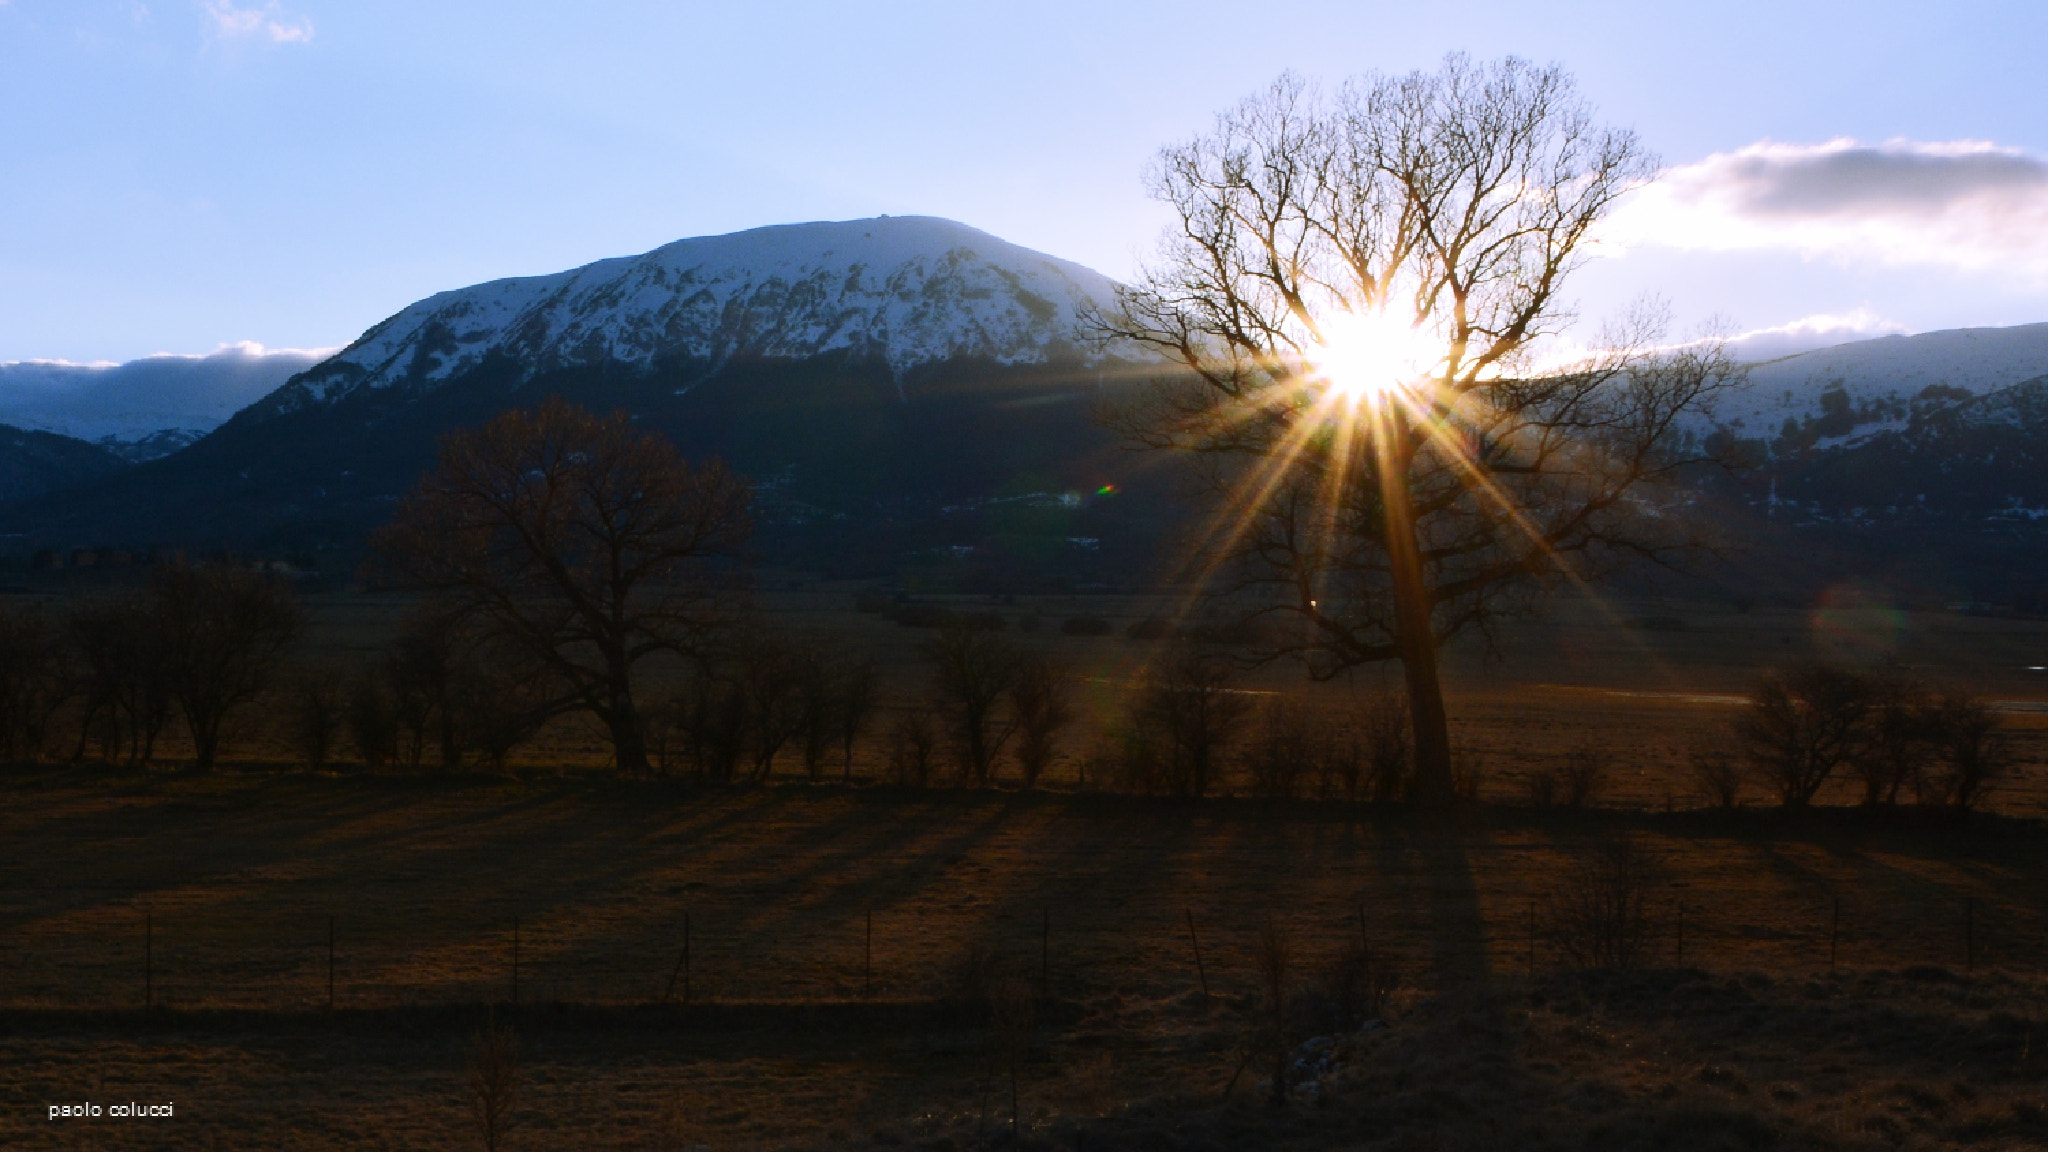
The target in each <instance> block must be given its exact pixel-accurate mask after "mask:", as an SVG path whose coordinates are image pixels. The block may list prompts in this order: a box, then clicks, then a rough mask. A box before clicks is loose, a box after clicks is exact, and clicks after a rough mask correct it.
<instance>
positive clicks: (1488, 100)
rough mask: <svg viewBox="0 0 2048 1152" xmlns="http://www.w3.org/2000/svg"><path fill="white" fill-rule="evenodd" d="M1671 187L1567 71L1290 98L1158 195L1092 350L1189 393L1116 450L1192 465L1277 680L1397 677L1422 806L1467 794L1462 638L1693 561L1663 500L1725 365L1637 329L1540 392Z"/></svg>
mask: <svg viewBox="0 0 2048 1152" xmlns="http://www.w3.org/2000/svg"><path fill="white" fill-rule="evenodd" d="M1655 169H1656V164H1655V162H1654V160H1653V159H1652V158H1651V157H1650V156H1649V155H1648V154H1647V153H1646V152H1645V151H1644V150H1643V148H1642V145H1641V144H1640V143H1639V141H1638V140H1637V138H1636V136H1635V134H1634V133H1632V132H1628V131H1625V130H1620V129H1614V128H1607V127H1602V126H1600V125H1599V124H1597V123H1596V122H1595V121H1594V119H1593V116H1592V113H1591V111H1590V110H1589V108H1588V107H1587V106H1586V104H1585V103H1584V101H1583V100H1581V99H1580V98H1579V96H1578V95H1577V93H1576V91H1575V88H1574V86H1573V83H1572V81H1571V78H1570V77H1569V76H1568V75H1566V74H1565V73H1564V72H1563V71H1561V70H1559V69H1557V68H1555V67H1551V68H1539V67H1536V66H1533V65H1530V64H1528V63H1525V62H1523V61H1521V60H1517V59H1513V58H1509V59H1505V60H1501V61H1498V62H1494V63H1485V64H1475V63H1473V62H1471V61H1469V60H1467V59H1466V58H1465V57H1463V56H1457V55H1454V56H1451V57H1448V58H1447V59H1446V60H1445V61H1444V63H1443V65H1442V66H1441V67H1440V68H1438V69H1437V70H1436V71H1434V72H1415V73H1411V74H1409V75H1406V76H1380V75H1373V76H1366V77H1361V78H1359V79H1357V80H1354V81H1353V82H1351V83H1349V84H1347V85H1346V86H1344V88H1343V89H1342V90H1340V91H1339V92H1337V93H1336V94H1335V95H1334V96H1330V97H1325V96H1324V95H1323V94H1321V93H1319V92H1318V91H1317V90H1316V89H1315V88H1313V87H1312V86H1311V85H1309V84H1307V83H1306V82H1304V81H1302V80H1301V79H1299V78H1297V77H1295V76H1292V75H1287V76H1282V77H1281V78H1280V79H1279V80H1278V81H1276V82H1275V83H1274V84H1273V85H1272V86H1271V87H1269V88H1268V89H1266V90H1265V91H1264V92H1261V93H1259V94H1258V95H1255V96H1253V97H1251V98H1249V99H1247V100H1245V101H1244V102H1243V103H1241V104H1239V105H1238V106H1237V107H1235V108H1233V109H1231V110H1229V111H1228V112H1225V113H1224V114H1223V115H1221V116H1219V117H1218V118H1217V121H1216V126H1215V128H1214V130H1213V131H1211V132H1209V133H1207V134H1204V135H1201V136H1198V137H1196V138H1195V139H1193V140H1191V141H1188V142H1187V143H1184V144H1178V145H1174V146H1171V147H1168V148H1166V149H1164V150H1162V151H1161V153H1160V154H1159V157H1158V159H1157V161H1156V162H1155V163H1154V165H1153V167H1152V169H1151V170H1150V172H1149V174H1148V183H1149V185H1150V188H1149V190H1150V191H1151V193H1152V194H1153V196H1154V197H1155V198H1156V199H1159V200H1162V201H1164V202H1165V203H1166V204H1167V206H1168V207H1169V208H1170V209H1171V211H1172V213H1173V216H1174V226H1173V227H1172V228H1171V229H1170V231H1169V233H1168V235H1167V237H1166V239H1165V240H1164V241H1163V243H1162V246H1161V250H1160V254H1159V258H1158V260H1157V261H1156V262H1155V263H1153V264H1152V265H1150V266H1149V267H1147V268H1145V269H1144V270H1143V271H1142V272H1141V273H1140V275H1139V277H1138V279H1137V282H1136V283H1135V284H1134V285H1132V286H1130V287H1128V288H1120V289H1119V290H1118V294H1117V307H1116V308H1115V309H1114V310H1112V311H1110V312H1107V313H1105V314H1103V315H1101V316H1099V317H1098V318H1097V321H1098V322H1097V328H1098V331H1099V332H1100V333H1101V334H1102V335H1103V336H1105V337H1106V338H1109V339H1113V340H1121V341H1130V342H1135V343H1136V344H1138V345H1141V346H1144V347H1146V348H1149V349H1151V350H1153V351H1155V352H1157V353H1160V354H1162V355H1163V356H1165V357H1166V358H1167V360H1168V361H1170V362H1171V363H1173V364H1174V365H1175V366H1176V367H1177V368H1180V369H1185V371H1184V372H1181V373H1179V374H1177V375H1173V376H1167V377H1163V378H1162V379H1160V380H1159V381H1158V382H1157V385H1156V387H1155V388H1153V389H1152V390H1151V392H1150V393H1149V394H1148V395H1147V396H1146V397H1145V398H1144V399H1143V400H1141V401H1139V402H1137V403H1135V404H1132V405H1130V406H1129V407H1128V408H1127V409H1126V410H1125V411H1123V412H1122V413H1121V414H1120V415H1119V416H1118V418H1117V421H1116V422H1117V423H1118V425H1119V426H1120V428H1121V429H1122V430H1123V431H1124V432H1125V433H1126V434H1127V435H1128V436H1130V437H1131V438H1132V439H1134V440H1135V441H1136V442H1137V443H1139V444H1141V445H1144V446H1147V447H1153V448H1159V449H1167V450H1173V451H1178V452H1182V453H1188V454H1191V455H1192V457H1193V458H1194V459H1195V460H1196V461H1197V462H1198V464H1199V465H1200V473H1201V478H1202V480H1203V481H1204V482H1205V483H1206V484H1207V485H1208V486H1209V488H1210V490H1211V492H1212V494H1213V496H1214V497H1215V503H1216V512H1217V517H1216V524H1215V526H1214V530H1213V532H1212V533H1211V534H1210V535H1209V536H1208V538H1207V539H1206V540H1205V541H1203V542H1202V544H1201V546H1200V549H1199V559H1200V560H1201V561H1202V572H1203V574H1204V575H1205V576H1207V575H1211V574H1213V581H1212V582H1211V587H1212V588H1214V589H1215V590H1217V591H1220V592H1223V593H1226V594H1229V595H1238V594H1243V595H1247V596H1249V597H1251V598H1252V599H1253V600H1254V601H1256V602H1257V603H1258V605H1259V607H1258V609H1257V611H1258V612H1259V613H1260V614H1262V615H1265V616H1268V617H1272V618H1277V619H1278V620H1281V621H1284V622H1287V624H1288V626H1286V627H1276V628H1270V629H1267V630H1266V631H1267V634H1269V635H1270V636H1272V637H1274V641H1273V644H1272V645H1271V647H1270V650H1269V654H1274V655H1279V654H1287V655H1292V656H1294V657H1297V658H1299V659H1300V660H1302V661H1303V662H1304V663H1305V664H1306V666H1307V669H1308V671H1309V672H1310V674H1311V675H1313V676H1316V677H1318V678H1330V677H1333V676H1335V675H1337V674H1339V673H1340V672H1342V671H1343V670H1345V669H1349V668H1353V667H1356V666H1358V665H1361V664H1370V663H1375V662H1381V661H1388V660H1397V661H1399V662H1400V663H1401V665H1402V668H1403V671H1404V673H1405V676H1406V679H1407V686H1408V694H1407V699H1408V702H1409V706H1410V708H1411V712H1412V723H1411V728H1412V732H1413V739H1414V742H1415V746H1414V747H1415V772H1416V779H1415V792H1416V794H1417V797H1418V798H1419V799H1421V800H1423V801H1425V802H1428V803H1431V804H1444V803H1449V802H1451V801H1452V800H1453V799H1454V794H1455V791H1456V789H1455V787H1454V781H1453V773H1452V763H1451V748H1450V737H1449V727H1448V721H1447V718H1446V714H1445V711H1444V704H1443V693H1442V689H1441V686H1440V683H1439V678H1438V672H1437V651H1438V648H1439V646H1440V645H1441V644H1442V643H1443V642H1444V641H1445V640H1447V639H1448V638H1450V637H1451V636H1454V635H1456V634H1459V633H1461V632H1465V631H1467V630H1471V629H1478V630H1482V631H1484V630H1486V629H1487V627H1488V626H1489V625H1490V624H1491V623H1493V622H1495V621H1497V620H1499V619H1501V618H1503V617H1507V616H1512V615H1515V614H1517V613H1521V612H1524V611H1527V610H1528V609H1529V608H1530V607H1531V606H1532V604H1533V603H1534V602H1535V596H1536V595H1537V594H1538V593H1541V592H1544V591H1547V590H1550V589H1554V588H1558V587H1563V586H1566V585H1568V584H1569V583H1570V582H1571V581H1572V580H1574V579H1584V578H1587V577H1597V576H1600V575H1603V574H1605V573H1608V572H1610V571H1613V570H1616V569H1618V568H1620V567H1622V566H1623V565H1625V564H1629V563H1634V562H1638V561H1649V562H1667V563H1668V562H1673V561H1675V560H1676V559H1677V558H1679V557H1681V556H1684V555H1686V554H1687V553H1688V552H1689V551H1690V550H1691V549H1693V548H1694V547H1696V546H1697V545H1698V544H1699V543H1700V541H1701V532H1700V531H1699V530H1698V528H1697V527H1696V526H1695V525H1694V524H1693V523H1692V522H1691V521H1689V520H1688V518H1687V517H1685V516H1683V515H1680V514H1678V513H1679V512H1681V511H1682V508H1680V507H1679V506H1678V505H1677V504H1676V503H1675V502H1671V501H1665V502H1663V506H1661V507H1659V506H1657V505H1658V503H1659V502H1658V501H1657V500H1656V498H1655V497H1656V495H1657V491H1658V489H1660V488H1668V487H1670V486H1671V484H1672V483H1673V482H1674V481H1676V480H1677V479H1678V478H1679V477H1680V476H1681V475H1682V474H1683V470H1684V469H1685V468H1686V467H1687V466H1688V464H1690V463H1693V462H1694V460H1693V457H1694V456H1695V455H1696V454H1695V453H1691V452H1688V451H1686V450H1685V449H1684V448H1683V446H1682V437H1681V436H1680V428H1679V425H1680V423H1681V421H1682V418H1683V417H1684V416H1685V415H1686V414H1688V413H1690V412H1693V411H1696V410H1699V409H1701V408H1702V407H1703V406H1704V405H1705V404H1706V402H1707V401H1708V399H1709V398H1710V397H1711V395H1712V394H1713V393H1714V392H1715V391H1716V390H1717V389H1718V388H1719V387H1721V386H1722V385H1723V384H1724V383H1726V382H1727V381H1729V380H1731V379H1732V378H1733V376H1734V370H1733V369H1732V367H1731V365H1730V363H1729V361H1728V360H1727V359H1726V357H1725V356H1724V355H1723V354H1722V351H1721V348H1720V347H1719V345H1717V344H1714V343H1711V342H1710V343H1704V344H1698V345H1691V346H1687V347H1682V348H1679V349H1676V350H1673V351H1669V352H1663V353H1657V354H1647V353H1645V352H1643V351H1642V349H1645V348H1647V347H1650V346H1652V345H1654V344H1656V343H1658V342H1659V341H1658V340H1657V333H1658V331H1659V330H1660V325H1661V320H1660V318H1659V317H1658V316H1657V315H1656V314H1655V313H1654V312H1652V311H1644V312H1641V313H1640V314H1639V315H1637V316H1636V317H1635V318H1633V319H1631V320H1630V321H1628V322H1627V323H1626V325H1625V326H1624V328H1622V329H1621V330H1618V331H1616V332H1614V333H1611V334H1609V335H1608V336H1607V337H1606V338H1604V339H1603V340H1602V343H1603V344H1605V345H1607V346H1608V347H1610V348H1614V349H1619V351H1615V352H1612V353H1603V354H1601V355H1598V356H1596V357H1594V358H1592V359H1590V360H1588V361H1586V362H1584V363H1582V364H1578V365H1576V366H1572V367H1569V368H1566V369H1562V370H1557V371H1554V372H1545V373H1542V374H1537V373H1536V372H1535V371H1534V364H1533V355H1534V353H1533V348H1534V346H1535V344H1536V342H1537V341H1539V340H1541V339H1542V338H1543V337H1545V336H1548V335H1551V334H1553V333H1555V332H1556V331H1557V330H1558V329H1559V328H1560V327H1561V326H1562V324H1563V322H1564V321H1565V320H1566V319H1568V316H1569V313H1568V310H1567V307H1566V305H1565V304H1564V301H1565V299H1566V298H1565V297H1564V296H1563V295H1561V293H1562V291H1563V288H1564V284H1565V281H1566V280H1567V279H1568V277H1569V275H1570V273H1571V272H1572V270H1573V269H1574V268H1576V267H1577V266H1578V265H1579V264H1580V263H1581V262H1582V260H1583V257H1584V255H1585V253H1584V251H1583V249H1582V245H1583V243H1584V241H1585V239H1586V237H1587V236H1588V235H1589V234H1590V233H1591V231H1592V229H1593V226H1594V225H1595V224H1596V223H1597V222H1598V221H1599V220H1600V219H1601V218H1602V217H1603V216H1605V215H1606V214H1607V213H1608V211H1609V209H1610V208H1611V207H1612V205H1613V204H1614V202H1615V201H1616V199H1617V198H1619V197H1620V196H1621V195H1622V194H1623V193H1624V192H1626V191H1627V190H1628V189H1630V188H1631V187H1633V186H1635V185H1637V184H1639V183H1640V182H1642V181H1643V180H1644V179H1646V178H1647V177H1649V176H1651V175H1652V174H1653V173H1654V172H1655Z"/></svg>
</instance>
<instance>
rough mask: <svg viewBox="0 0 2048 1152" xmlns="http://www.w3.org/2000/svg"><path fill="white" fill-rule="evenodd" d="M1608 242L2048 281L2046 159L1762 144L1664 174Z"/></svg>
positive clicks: (1957, 146)
mask: <svg viewBox="0 0 2048 1152" xmlns="http://www.w3.org/2000/svg"><path fill="white" fill-rule="evenodd" d="M1610 224H1611V225H1612V226H1611V228H1609V229H1608V230H1607V231H1606V232H1604V233H1603V240H1604V241H1605V242H1606V243H1608V244H1610V245H1617V246H1619V247H1621V248H1623V249H1626V248H1629V247H1634V246H1637V245H1643V246H1653V245H1654V246H1662V247H1669V248H1679V249H1691V250H1704V251H1718V252H1730V251H1744V250H1749V251H1754V250H1766V249H1775V250H1779V251H1787V250H1789V251H1794V252H1798V253H1800V254H1802V255H1805V256H1823V257H1832V258H1838V259H1843V260H1847V261H1850V262H1858V263H1878V264H1922V265H1925V264H1936V265H1946V266H1949V267H1953V268H1961V269H1965V270H1968V271H1973V272H1976V271H1987V270H2000V269H2004V270H2010V271H2013V272H2016V273H2018V274H2019V275H2020V276H2021V277H2022V278H2025V279H2028V280H2035V281H2048V161H2043V160H2041V159H2039V158H2037V157H2033V156H2029V155H2027V154H2026V153H2024V152H2021V151H2019V150H2018V149H2013V148H2003V147H2000V146H1998V145H1996V144H1991V143H1987V142H1984V141H1976V140H1960V141H1952V142H1946V143H1920V142H1913V141H1904V140H1893V141H1888V142H1886V143H1884V144H1879V145H1866V144H1859V143H1857V142H1856V141H1854V140H1849V139H1838V140H1830V141H1828V142H1827V143H1825V144H1813V145H1803V144H1776V143H1771V142H1769V141H1766V142H1763V143H1759V144H1752V145H1750V146H1748V147H1747V148H1741V149H1738V150H1736V151H1734V152H1721V153H1716V154H1715V155H1712V156H1709V157H1707V158H1706V159H1704V160H1702V161H1700V162H1698V163H1696V164H1688V165H1685V166H1683V167H1680V168H1675V169H1672V170H1671V171H1669V172H1666V173H1665V174H1664V176H1663V178H1662V179H1660V180H1658V181H1657V182H1656V183H1655V184H1652V185H1650V186H1649V187H1647V188H1643V189H1641V190H1639V191H1637V192H1636V193H1635V194H1634V195H1633V196H1632V197H1630V198H1629V199H1628V200H1627V201H1625V202H1624V203H1623V205H1622V207H1621V208H1620V209H1619V210H1617V211H1616V213H1615V214H1614V216H1613V218H1612V220H1611V221H1610Z"/></svg>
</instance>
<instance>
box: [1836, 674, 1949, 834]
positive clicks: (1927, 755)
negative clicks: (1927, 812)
mask: <svg viewBox="0 0 2048 1152" xmlns="http://www.w3.org/2000/svg"><path fill="white" fill-rule="evenodd" d="M1871 696H1872V708H1871V717H1870V725H1869V731H1868V734H1867V737H1866V739H1865V740H1864V742H1863V745H1862V747H1860V748H1858V749H1857V750H1856V753H1855V756H1854V758H1853V759H1852V760H1851V762H1850V767H1852V768H1853V769H1855V771H1856V775H1857V777H1858V778H1859V779H1860V780H1861V781H1862V782H1863V803H1864V804H1866V805H1872V806H1875V805H1878V804H1896V803H1898V799H1899V792H1900V790H1901V789H1903V788H1907V787H1910V788H1912V789H1913V791H1914V792H1915V794H1920V793H1922V792H1924V791H1925V786H1926V782H1925V780H1924V779H1923V777H1924V775H1925V773H1926V771H1927V767H1928V765H1929V763H1930V762H1931V761H1932V760H1933V759H1934V757H1935V755H1936V746H1937V745H1938V743H1939V734H1938V732H1937V729H1938V728H1939V727H1940V720H1939V717H1938V716H1937V715H1936V714H1935V708H1934V702H1933V701H1932V700H1931V699H1930V698H1929V697H1928V694H1927V690H1926V689H1925V688H1923V687H1921V686H1920V685H1918V684H1914V683H1911V682H1910V681H1899V680H1886V681H1873V682H1872V684H1871Z"/></svg>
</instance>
